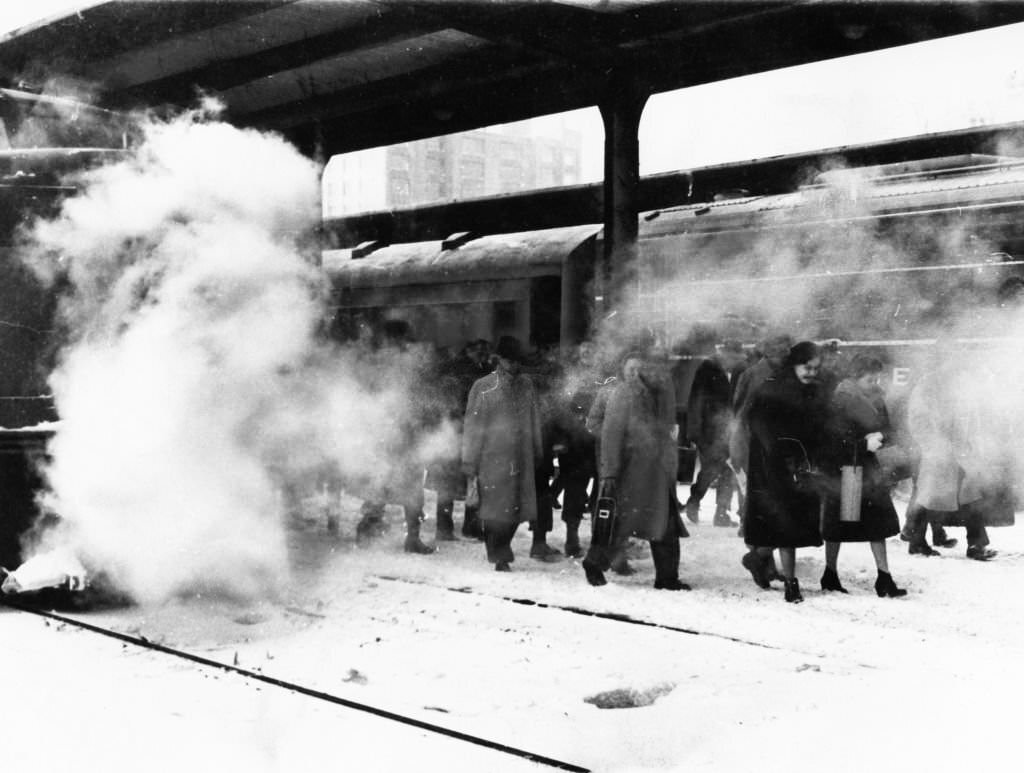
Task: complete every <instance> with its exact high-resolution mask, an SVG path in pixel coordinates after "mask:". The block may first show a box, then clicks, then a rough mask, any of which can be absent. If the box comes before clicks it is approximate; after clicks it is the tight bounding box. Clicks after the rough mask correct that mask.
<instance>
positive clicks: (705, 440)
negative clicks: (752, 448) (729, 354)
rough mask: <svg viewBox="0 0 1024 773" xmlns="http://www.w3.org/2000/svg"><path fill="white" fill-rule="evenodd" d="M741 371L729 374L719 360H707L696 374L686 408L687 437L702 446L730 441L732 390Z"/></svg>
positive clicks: (718, 444) (723, 443) (720, 445)
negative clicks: (730, 376)
mask: <svg viewBox="0 0 1024 773" xmlns="http://www.w3.org/2000/svg"><path fill="white" fill-rule="evenodd" d="M738 378H739V374H738V373H737V374H733V376H732V378H731V379H730V378H729V374H728V373H726V372H725V369H724V368H723V367H722V366H721V364H719V362H718V360H715V359H707V360H704V361H703V362H702V363H701V364H700V366H699V367H698V368H697V372H696V373H695V374H694V376H693V386H691V387H690V396H689V399H688V400H687V408H686V439H687V440H691V441H694V442H696V443H697V445H698V446H700V447H701V448H710V447H715V446H719V447H722V448H723V450H724V448H725V446H726V444H727V443H728V438H729V425H730V423H731V420H732V405H731V403H732V393H733V389H734V387H735V385H736V382H737V379H738Z"/></svg>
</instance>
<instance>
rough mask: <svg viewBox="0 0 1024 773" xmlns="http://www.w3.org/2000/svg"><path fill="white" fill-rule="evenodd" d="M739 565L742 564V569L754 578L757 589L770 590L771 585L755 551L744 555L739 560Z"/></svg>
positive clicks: (763, 565) (762, 563)
mask: <svg viewBox="0 0 1024 773" xmlns="http://www.w3.org/2000/svg"><path fill="white" fill-rule="evenodd" d="M740 563H741V564H743V568H744V569H746V570H747V571H748V572H750V576H751V577H753V578H754V584H755V585H757V587H758V588H762V589H764V590H771V587H772V584H771V583H770V582H769V581H768V578H767V577H766V576H765V571H764V570H765V564H764V562H763V561H762V560H761V557H760V556H759V555H758V554H757V552H756V551H754V550H751V551H750V552H749V553H746V554H744V556H743V558H741V559H740Z"/></svg>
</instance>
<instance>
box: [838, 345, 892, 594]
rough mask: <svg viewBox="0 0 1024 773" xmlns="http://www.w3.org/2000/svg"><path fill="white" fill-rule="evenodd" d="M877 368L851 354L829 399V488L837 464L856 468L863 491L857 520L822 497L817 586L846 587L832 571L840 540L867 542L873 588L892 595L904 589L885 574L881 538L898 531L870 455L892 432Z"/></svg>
mask: <svg viewBox="0 0 1024 773" xmlns="http://www.w3.org/2000/svg"><path fill="white" fill-rule="evenodd" d="M882 369H883V366H882V362H881V360H879V359H878V358H877V357H872V356H869V355H862V354H858V355H857V356H856V357H854V359H853V363H852V367H851V372H850V377H849V378H846V379H843V381H841V382H840V383H839V385H838V386H837V387H836V389H835V392H834V394H833V395H832V400H831V402H830V405H829V422H828V434H829V438H830V441H831V446H832V447H831V449H830V451H831V453H830V456H831V460H830V462H831V463H830V464H829V467H830V470H829V472H831V473H832V474H833V475H834V480H835V481H836V485H835V486H834V487H833V488H834V489H835V490H836V491H838V490H839V489H840V485H839V480H840V470H841V468H842V467H843V466H851V467H860V468H861V471H862V472H861V474H862V491H861V500H860V506H859V509H858V510H859V511H858V512H857V515H858V517H859V520H856V521H853V520H842V519H841V518H840V496H836V495H835V494H831V495H829V496H828V497H827V500H826V507H825V517H824V519H823V520H822V537H823V538H824V540H825V573H824V574H823V575H822V576H821V589H822V590H825V591H839V592H840V593H846V592H847V591H846V589H845V588H843V586H842V583H840V582H839V575H838V573H837V571H836V565H837V562H838V559H839V548H840V546H841V545H842V543H844V542H870V543H871V552H872V554H873V555H874V557H875V566H877V568H878V579H877V580H876V581H875V591H876V592H877V593H878V595H879V596H883V597H889V598H897V597H899V596H905V595H907V592H906V591H905V590H903V589H902V588H897V587H896V583H894V582H893V579H892V575H891V574H889V562H888V557H887V555H886V552H885V540H886V539H887V538H888V537H892V536H894V535H896V534H899V531H900V522H899V516H898V515H897V514H896V508H895V507H893V504H892V498H891V497H890V496H889V488H890V483H889V479H888V477H887V476H886V475H885V474H884V473H883V472H882V467H881V465H880V464H879V463H878V459H877V458H876V457H875V452H876V451H878V450H879V449H880V448H881V447H882V444H883V443H884V442H885V440H886V438H887V437H888V436H890V435H891V428H890V425H889V413H888V411H887V410H886V407H885V400H884V397H883V394H882V391H881V389H880V388H879V385H878V381H879V376H880V375H881V373H882Z"/></svg>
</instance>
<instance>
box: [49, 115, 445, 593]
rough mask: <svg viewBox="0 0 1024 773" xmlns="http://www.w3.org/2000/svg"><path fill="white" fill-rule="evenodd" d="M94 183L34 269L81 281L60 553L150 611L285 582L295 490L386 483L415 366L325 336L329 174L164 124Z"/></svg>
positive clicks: (65, 382)
mask: <svg viewBox="0 0 1024 773" xmlns="http://www.w3.org/2000/svg"><path fill="white" fill-rule="evenodd" d="M80 184H81V193H80V194H79V195H76V196H75V197H73V198H71V199H69V200H68V201H67V202H66V203H65V205H64V207H63V210H62V212H61V214H60V216H59V217H58V218H56V219H55V220H53V221H50V222H43V223H40V224H38V225H37V227H36V228H35V232H34V234H33V237H34V250H33V252H32V256H33V257H32V262H33V265H34V266H35V267H36V268H37V270H38V271H39V272H40V273H41V274H45V275H50V276H51V277H58V276H59V277H62V278H63V281H64V282H65V283H66V289H65V291H64V292H63V295H62V307H61V310H62V317H61V321H62V323H63V325H64V326H65V328H66V331H65V332H66V336H67V345H66V347H65V349H64V350H63V352H62V356H61V357H60V360H59V364H58V366H57V368H56V370H55V372H54V373H53V374H52V377H51V385H52V388H53V394H54V397H55V400H56V406H57V411H58V414H59V415H60V419H61V420H60V424H59V427H58V429H57V432H56V436H55V437H54V439H53V441H52V443H51V445H50V448H49V451H50V455H51V458H52V461H51V463H50V464H49V466H48V469H47V470H46V477H47V481H48V487H49V490H48V493H47V494H46V496H45V500H44V504H45V506H46V508H47V510H48V511H50V512H52V513H55V514H56V515H57V516H58V517H59V519H60V523H59V526H58V528H57V529H56V530H53V531H51V532H49V533H47V534H45V535H44V536H43V543H44V544H45V545H52V544H53V543H55V542H61V543H63V544H64V545H68V544H70V545H71V546H72V547H73V548H74V550H75V551H76V552H78V554H79V555H81V556H82V557H83V559H84V560H86V561H87V562H88V563H89V564H90V565H92V566H94V567H98V568H101V569H102V570H104V571H106V572H107V573H108V574H109V575H110V576H111V577H112V579H113V580H114V582H115V584H116V585H118V586H119V587H120V588H122V589H123V590H125V591H127V592H128V593H129V594H130V595H131V596H133V597H134V598H136V599H138V600H140V601H143V602H156V601H160V600H162V599H166V598H168V597H170V596H172V595H174V594H177V593H182V592H187V591H192V590H199V589H215V590H217V591H219V592H224V593H228V594H232V595H240V596H251V595H254V594H262V593H266V592H268V590H272V589H273V588H275V587H279V584H280V583H282V582H283V581H284V580H285V579H286V576H287V563H288V562H287V552H286V541H285V522H284V518H283V506H282V499H281V496H280V490H281V488H282V486H283V484H284V483H285V482H288V481H292V480H296V479H299V478H301V477H302V476H304V475H308V473H309V471H310V470H313V469H316V468H317V467H322V466H324V465H328V464H332V465H333V466H334V467H335V468H337V469H339V470H341V472H342V474H343V475H345V476H347V477H349V478H351V479H357V480H360V481H364V482H365V481H370V482H371V483H368V484H367V485H368V486H370V485H372V483H373V482H379V481H380V479H381V478H382V477H385V476H386V475H387V471H386V469H387V468H386V464H385V461H391V460H386V459H385V456H386V454H388V453H393V452H394V450H395V447H396V444H397V443H398V442H399V439H400V438H401V437H402V433H401V429H402V428H403V426H405V425H406V424H407V423H408V422H409V421H410V420H411V418H410V409H409V407H408V406H409V400H408V391H407V390H408V388H409V386H410V384H409V380H410V378H411V373H412V372H413V367H414V366H415V365H416V364H417V363H416V362H413V361H412V359H411V358H413V357H414V354H409V355H406V356H405V357H404V358H402V357H399V358H395V359H393V360H388V361H386V362H384V361H378V362H375V363H373V367H374V368H375V371H374V375H373V378H372V379H370V378H368V377H367V372H366V370H365V368H367V367H369V366H368V365H367V360H366V357H365V356H364V355H363V354H362V353H360V352H358V351H341V350H339V349H336V348H334V347H333V346H331V345H330V344H328V343H327V342H325V341H324V340H322V339H321V338H320V337H318V335H317V332H318V329H319V328H320V327H321V325H322V322H323V318H324V310H325V304H324V298H325V296H326V293H325V289H324V287H323V282H322V279H321V274H320V272H319V270H318V269H316V268H315V267H314V265H313V262H311V261H310V260H309V259H308V256H307V255H305V254H303V251H302V250H301V248H300V245H301V243H302V239H303V237H304V235H306V234H308V233H310V232H311V231H312V228H313V226H314V225H315V224H316V222H317V217H318V211H319V180H318V169H317V168H316V166H315V165H314V164H313V163H312V162H311V161H309V160H308V159H305V158H303V157H302V156H301V155H300V154H299V153H298V152H297V151H296V150H294V149H293V148H292V147H291V146H289V145H288V144H286V143H285V142H284V141H283V140H281V139H280V138H277V137H274V136H267V135H263V134H260V133H257V132H254V131H247V130H240V129H237V128H233V127H231V126H228V125H226V124H223V123H220V122H218V121H216V120H215V119H212V118H211V117H210V116H209V115H207V114H204V113H198V112H197V113H191V114H188V115H185V116H182V117H179V118H178V119H175V120H172V121H170V122H148V123H146V125H145V126H144V127H143V130H142V142H141V143H140V145H139V147H138V148H137V150H135V151H134V152H133V153H132V154H131V155H130V157H128V158H126V159H125V160H124V161H122V162H120V163H117V164H115V165H111V166H107V167H104V168H101V169H98V170H95V171H93V172H91V173H88V174H87V175H85V176H84V178H83V179H82V180H80ZM430 442H436V440H435V441H430Z"/></svg>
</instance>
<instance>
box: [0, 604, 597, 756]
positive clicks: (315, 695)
mask: <svg viewBox="0 0 1024 773" xmlns="http://www.w3.org/2000/svg"><path fill="white" fill-rule="evenodd" d="M0 606H6V607H9V608H11V609H14V610H17V611H19V612H23V613H25V614H30V615H36V616H37V617H42V618H45V619H48V620H54V621H56V622H60V623H64V624H67V625H71V626H75V627H76V628H79V629H82V630H84V631H89V632H90V633H94V634H98V635H100V636H106V637H109V638H111V639H116V640H117V641H120V642H123V643H126V644H131V645H133V646H135V647H140V648H142V649H147V650H152V651H154V652H158V653H161V654H163V655H168V656H171V657H175V658H179V659H181V660H186V661H189V662H191V663H195V664H197V665H200V666H203V667H205V668H211V669H217V670H219V671H224V672H227V673H229V674H234V675H236V676H241V677H244V678H246V679H252V680H254V681H257V682H261V683H263V684H266V685H270V686H272V687H277V688H279V689H282V690H289V691H291V692H295V693H298V694H300V695H304V696H306V697H309V698H312V699H315V700H319V701H324V702H326V703H331V704H334V705H336V706H342V707H344V708H347V709H351V710H354V711H359V712H363V713H366V714H371V715H373V716H376V717H380V718H381V719H385V720H388V721H391V722H397V723H399V724H403V725H408V726H410V727H415V728H417V729H419V730H423V731H426V732H429V733H435V734H437V735H442V736H446V737H448V738H452V739H455V740H457V741H462V742H464V743H469V744H474V745H476V746H482V747H485V748H488V749H492V750H494V751H497V752H501V753H503V754H508V755H512V756H514V757H520V758H522V759H525V760H529V761H531V762H535V763H537V764H539V765H544V766H546V767H550V768H553V769H555V770H567V771H576V772H578V773H590V769H589V768H584V767H581V766H579V765H575V764H573V763H571V762H565V761H563V760H557V759H554V758H552V757H547V756H545V755H543V754H537V753H535V752H531V751H529V750H526V749H520V748H518V747H515V746H508V745H507V744H503V743H499V742H497V741H492V740H489V739H487V738H481V737H479V736H475V735H472V734H470V733H463V732H461V731H459V730H453V729H451V728H448V727H444V726H442V725H435V724H433V723H431V722H426V721H424V720H422V719H417V718H415V717H410V716H406V715H404V714H399V713H396V712H394V711H388V710H387V709H382V708H380V707H378V706H371V705H369V704H367V703H361V702H359V701H353V700H350V699H349V698H343V697H341V696H339V695H333V694H331V693H327V692H323V691H321V690H315V689H313V688H311V687H306V686H304V685H301V684H297V683H295V682H289V681H287V680H284V679H277V678H276V677H272V676H268V675H266V674H263V673H260V672H258V671H252V670H250V669H247V668H242V667H241V666H237V665H229V664H226V663H221V662H219V661H216V660H212V659H210V658H205V657H203V656H202V655H196V654H194V653H191V652H186V651H184V650H179V649H175V648H174V647H168V646H166V645H163V644H158V643H156V642H153V641H150V640H149V639H147V638H146V637H144V636H133V635H131V634H126V633H121V632H120V631H114V630H112V629H110V628H104V627H102V626H98V625H93V624H92V623H87V622H85V621H83V620H77V619H75V618H74V617H68V616H66V615H62V614H58V613H57V612H52V611H47V610H43V609H38V608H36V607H32V606H30V605H27V604H22V603H18V602H16V601H13V600H8V599H0Z"/></svg>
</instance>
